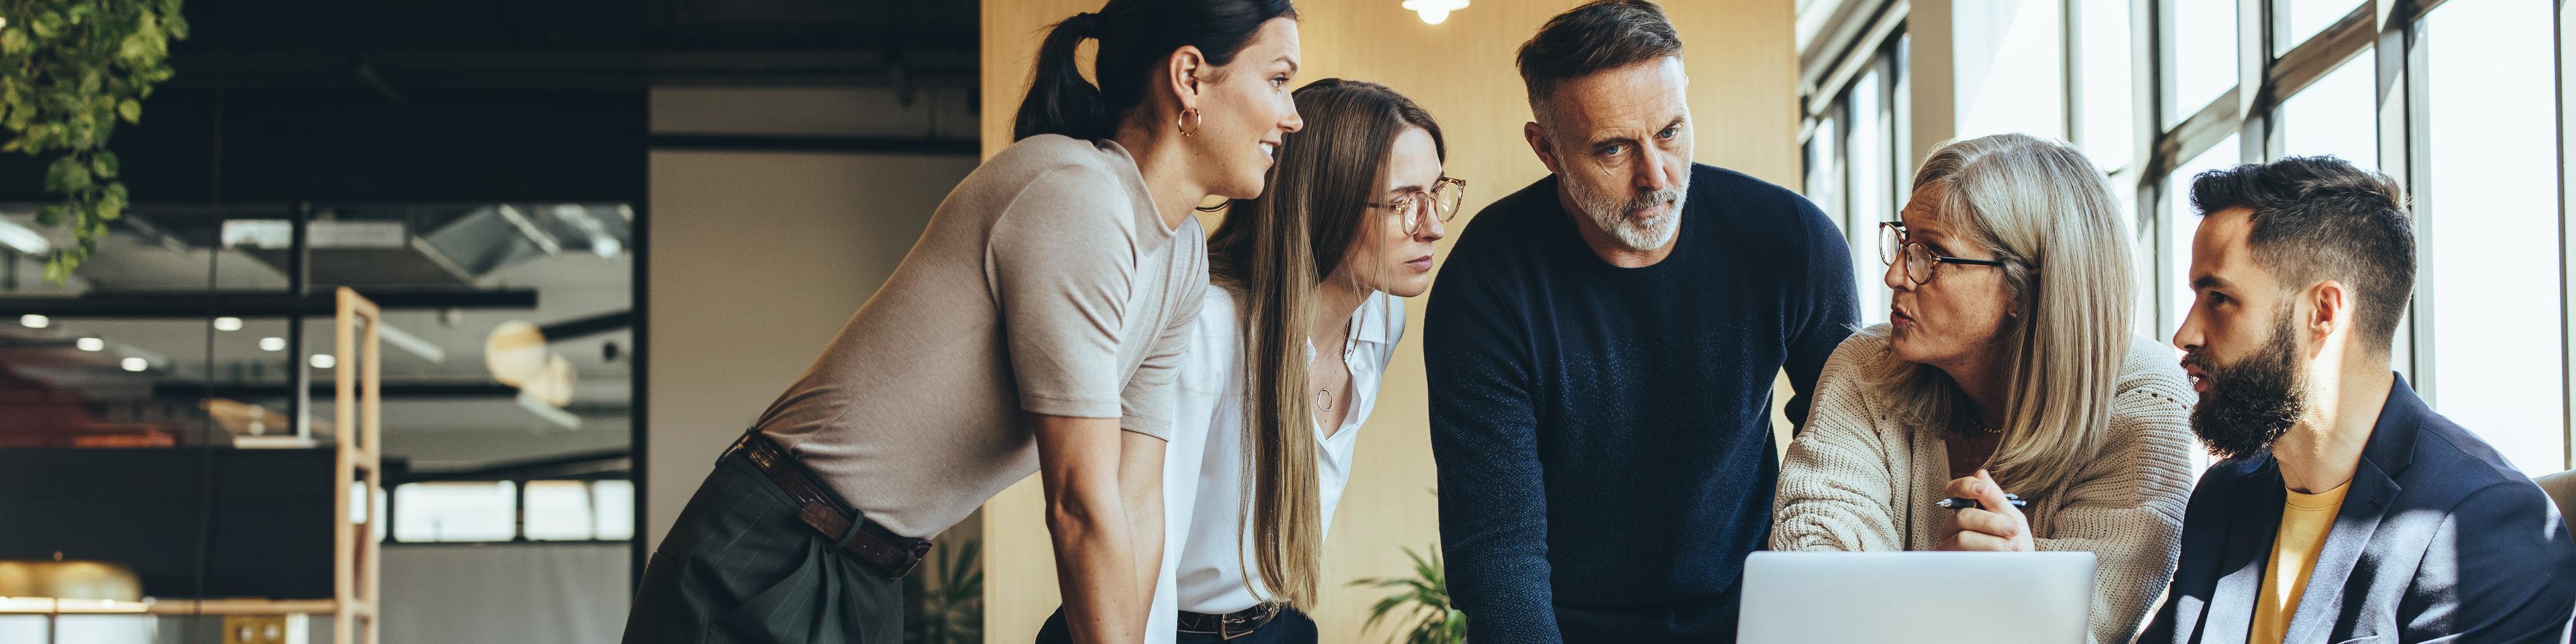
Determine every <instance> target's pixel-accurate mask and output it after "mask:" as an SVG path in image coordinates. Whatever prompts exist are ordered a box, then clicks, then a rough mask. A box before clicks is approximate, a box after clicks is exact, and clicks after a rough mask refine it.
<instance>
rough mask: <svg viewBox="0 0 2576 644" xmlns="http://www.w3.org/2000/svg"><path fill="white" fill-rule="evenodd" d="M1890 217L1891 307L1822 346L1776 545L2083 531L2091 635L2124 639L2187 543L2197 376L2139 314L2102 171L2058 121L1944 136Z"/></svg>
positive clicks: (2067, 536)
mask: <svg viewBox="0 0 2576 644" xmlns="http://www.w3.org/2000/svg"><path fill="white" fill-rule="evenodd" d="M1902 217H1903V219H1902V220H1901V221H1893V222H1887V223H1885V224H1880V243H1879V259H1880V260H1882V261H1884V262H1886V263H1887V272H1886V273H1885V275H1884V279H1885V281H1886V283H1887V287H1888V288H1890V289H1893V290H1894V291H1895V295H1894V297H1893V298H1891V307H1890V310H1889V318H1890V320H1891V322H1890V323H1888V324H1882V325H1878V326H1873V327H1870V328H1867V329H1862V330H1861V331H1860V332H1858V333H1854V334H1853V335H1852V336H1851V338H1850V339H1847V340H1845V341H1843V343H1842V346H1841V347H1838V348H1836V349H1835V350H1834V354H1833V357H1832V358H1831V359H1829V360H1827V361H1826V363H1825V368H1824V371H1823V373H1822V375H1820V376H1819V377H1818V380H1817V384H1816V389H1817V393H1816V399H1815V407H1814V409H1813V410H1812V411H1811V412H1810V413H1809V414H1808V416H1807V418H1808V424H1807V426H1806V429H1805V430H1804V431H1803V432H1802V433H1801V434H1800V435H1799V436H1798V438H1797V440H1796V441H1795V442H1792V443H1790V445H1789V451H1788V456H1787V458H1785V459H1784V460H1783V461H1782V462H1781V466H1780V491H1779V495H1778V496H1777V497H1776V499H1775V501H1774V506H1773V507H1774V511H1773V513H1772V528H1771V547H1772V549H1774V550H1849V551H1860V550H1989V551H2030V550H2082V551H2090V552H2093V553H2094V555H2095V556H2096V557H2097V560H2098V562H2099V563H2098V566H2097V571H2098V572H2097V573H2096V574H2095V575H2094V593H2093V611H2092V624H2091V635H2092V639H2093V641H2095V642H2102V643H2114V642H2126V641H2129V638H2130V636H2131V635H2133V634H2135V633H2136V631H2137V628H2138V625H2139V621H2140V618H2141V617H2142V616H2144V615H2145V612H2146V610H2147V608H2148V606H2147V605H2148V604H2149V603H2150V602H2153V601H2155V598H2156V593H2158V592H2159V591H2162V590H2163V589H2164V587H2165V582H2166V581H2167V580H2169V579H2170V578H2171V577H2172V574H2173V566H2174V556H2175V552H2176V549H2177V548H2178V547H2179V546H2180V545H2181V535H2182V512H2183V506H2184V505H2185V504H2186V503H2188V502H2189V500H2190V495H2191V481H2192V470H2191V450H2192V440H2193V439H2192V434H2191V430H2190V425H2189V421H2188V418H2189V414H2190V409H2191V405H2192V403H2193V401H2194V400H2195V398H2194V396H2193V394H2192V390H2191V385H2190V383H2189V381H2187V380H2185V379H2184V377H2183V374H2182V370H2181V368H2180V367H2178V366H2176V365H2175V363H2174V359H2173V353H2172V351H2171V350H2169V349H2166V348H2165V347H2164V346H2163V345H2162V344H2160V343H2157V342H2155V341H2153V340H2148V339H2144V338H2140V337H2137V336H2135V335H2134V334H2132V333H2130V331H2129V325H2130V319H2131V318H2130V311H2131V306H2133V304H2132V300H2133V298H2134V297H2135V293H2136V291H2135V290H2133V289H2135V288H2136V287H2135V281H2136V280H2135V276H2134V275H2133V274H2132V273H2133V270H2134V269H2133V268H2132V264H2131V256H2130V248H2129V242H2128V240H2127V236H2126V235H2125V234H2124V233H2123V231H2124V230H2125V229H2126V225H2125V224H2124V223H2123V222H2124V221H2125V220H2126V218H2124V217H2122V216H2121V215H2120V212H2119V207H2118V206H2117V205H2116V202H2114V201H2112V199H2111V193H2110V189H2109V186H2108V184H2107V182H2106V181H2105V180H2104V179H2103V177H2102V174H2101V172H2100V171H2099V170H2096V169H2094V167H2093V164H2092V163H2091V162H2090V161H2087V160H2086V159H2085V158H2084V155H2083V153H2082V152H2079V151H2077V150H2076V149H2075V148H2074V147H2072V146H2069V145H2066V144H2065V143H2062V142H2057V141H2050V140H2044V139H2039V138H2036V137H2032V136H2028V135H2022V134H1999V135H1994V136H1987V137H1981V138H1975V139H1968V140H1963V141H1953V142H1950V143H1947V144H1943V145H1942V146H1941V147H1940V148H1939V149H1937V150H1935V151H1933V153H1932V155H1931V157H1930V158H1929V159H1927V160H1925V161H1924V162H1923V167H1922V169H1921V170H1919V171H1917V172H1916V174H1915V177H1914V193H1913V195H1912V198H1911V200H1910V201H1908V202H1907V203H1906V205H1905V208H1904V210H1903V212H1902ZM2008 494H2009V495H2013V496H2017V497H2018V499H2015V498H2011V497H2008V496H2007V495H2008ZM1958 499H1966V501H1959V500H1958ZM1945 500H1948V501H1946V502H1945ZM1954 506H1955V507H1956V508H1957V509H1953V507H1954Z"/></svg>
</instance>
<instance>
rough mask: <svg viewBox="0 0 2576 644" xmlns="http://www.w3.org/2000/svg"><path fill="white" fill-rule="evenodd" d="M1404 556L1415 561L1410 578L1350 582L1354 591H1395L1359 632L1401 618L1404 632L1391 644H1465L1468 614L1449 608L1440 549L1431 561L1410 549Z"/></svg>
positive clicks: (1434, 548) (1380, 602) (1371, 610)
mask: <svg viewBox="0 0 2576 644" xmlns="http://www.w3.org/2000/svg"><path fill="white" fill-rule="evenodd" d="M1404 556H1406V557H1409V558H1412V559H1413V576H1411V577H1371V578H1367V579H1360V580H1356V581H1352V582H1351V584H1350V585H1351V586H1353V587H1367V586H1374V587H1378V588H1389V589H1394V590H1395V591H1396V592H1395V594H1392V595H1388V596H1387V597H1386V598H1385V599H1381V600H1378V602H1377V605H1375V606H1372V607H1370V608H1369V618H1368V622H1366V623H1364V624H1361V625H1360V630H1361V631H1362V632H1366V631H1369V630H1372V629H1375V628H1377V624H1378V622H1380V621H1384V620H1385V619H1387V618H1388V617H1389V616H1394V615H1399V614H1400V615H1402V617H1400V618H1399V619H1400V620H1401V622H1402V623H1403V624H1405V626H1404V629H1405V631H1404V632H1403V633H1402V634H1401V635H1400V636H1398V637H1397V638H1391V639H1389V640H1388V641H1389V642H1402V643H1403V644H1465V643H1466V641H1467V614H1466V613H1464V612H1461V611H1459V610H1458V609H1457V608H1455V607H1451V606H1450V605H1449V581H1448V577H1447V573H1446V571H1445V570H1444V569H1443V566H1442V564H1441V561H1440V547H1439V546H1432V547H1431V556H1430V557H1428V558H1426V557H1424V556H1422V555H1421V554H1420V553H1416V552H1414V551H1413V549H1412V548H1409V547H1408V548H1405V549H1404Z"/></svg>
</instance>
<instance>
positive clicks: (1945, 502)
mask: <svg viewBox="0 0 2576 644" xmlns="http://www.w3.org/2000/svg"><path fill="white" fill-rule="evenodd" d="M1942 495H1943V496H1946V497H1951V498H1945V499H1942V500H1941V505H1942V507H1948V508H1951V509H1953V510H1956V512H1953V513H1951V515H1950V524H1949V525H1947V526H1944V527H1943V528H1942V535H1941V549H1942V550H1978V551H1992V552H2030V551H2032V550H2035V549H2037V547H2036V544H2034V543H2032V541H2031V536H2030V518H2029V517H2028V516H2025V515H2023V514H2022V511H2021V508H2022V506H2025V505H2028V502H2026V501H2023V500H2021V498H2020V497H2018V496H2015V495H2011V494H2005V493H2004V491H2003V486H2001V485H1997V484H1996V483H1995V478H1994V476H1993V475H1992V474H1988V473H1987V472H1986V471H1985V470H1977V473H1976V474H1973V475H1970V476H1963V477H1959V478H1957V479H1953V480H1951V481H1950V484H1949V485H1947V486H1944V487H1943V488H1942ZM1962 502H1965V503H1962Z"/></svg>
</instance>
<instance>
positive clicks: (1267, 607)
mask: <svg viewBox="0 0 2576 644" xmlns="http://www.w3.org/2000/svg"><path fill="white" fill-rule="evenodd" d="M1261 608H1262V625H1263V626H1268V625H1269V621H1270V619H1271V618H1274V617H1278V616H1279V605H1278V604H1273V603H1267V602H1264V603H1263V604H1262V605H1261ZM1234 620H1235V618H1233V617H1231V616H1223V617H1218V618H1216V637H1217V639H1219V640H1224V641H1228V642H1231V641H1234V638H1237V637H1243V636H1245V635H1251V634H1252V633H1253V632H1254V631H1259V630H1261V627H1260V626H1255V627H1252V628H1246V629H1243V630H1241V631H1231V632H1229V631H1227V630H1226V628H1227V627H1229V626H1233V625H1234ZM1243 621H1246V622H1249V621H1252V618H1251V617H1245V618H1243Z"/></svg>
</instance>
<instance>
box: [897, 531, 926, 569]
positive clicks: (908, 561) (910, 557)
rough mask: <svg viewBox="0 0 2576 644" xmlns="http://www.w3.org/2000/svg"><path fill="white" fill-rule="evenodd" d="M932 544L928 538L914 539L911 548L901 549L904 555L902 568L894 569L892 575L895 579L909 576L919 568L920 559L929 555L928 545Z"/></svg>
mask: <svg viewBox="0 0 2576 644" xmlns="http://www.w3.org/2000/svg"><path fill="white" fill-rule="evenodd" d="M896 536H901V535H896ZM932 545H933V544H932V543H931V542H930V540H929V539H916V540H914V541H913V542H912V548H910V549H907V550H905V551H903V553H904V555H905V556H904V564H903V569H902V570H897V571H894V577H895V578H896V579H902V578H904V577H908V576H911V575H912V571H914V570H918V569H920V568H921V560H922V559H923V558H926V557H929V556H930V547H931V546H932Z"/></svg>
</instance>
